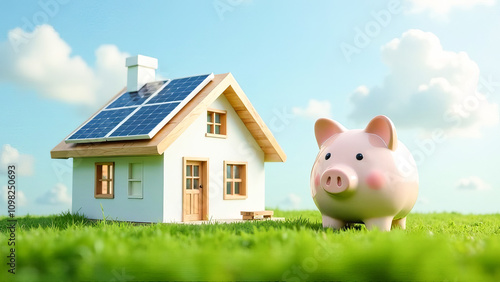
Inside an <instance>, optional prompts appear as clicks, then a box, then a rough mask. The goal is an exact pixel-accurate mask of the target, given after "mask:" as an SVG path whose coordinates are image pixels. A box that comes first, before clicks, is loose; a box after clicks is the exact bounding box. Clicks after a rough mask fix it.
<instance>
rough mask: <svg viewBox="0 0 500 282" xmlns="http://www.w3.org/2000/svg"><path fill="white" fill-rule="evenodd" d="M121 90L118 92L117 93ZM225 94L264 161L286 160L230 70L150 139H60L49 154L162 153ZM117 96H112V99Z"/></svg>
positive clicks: (74, 156) (203, 90)
mask: <svg viewBox="0 0 500 282" xmlns="http://www.w3.org/2000/svg"><path fill="white" fill-rule="evenodd" d="M120 93H121V92H120ZM220 95H224V96H225V97H226V99H227V100H228V101H229V103H230V104H231V106H232V107H233V108H234V110H235V111H236V113H237V114H238V116H239V117H240V119H241V120H242V121H243V123H244V124H245V126H246V127H247V129H248V131H249V132H250V134H252V136H253V138H254V139H255V141H256V142H257V144H259V146H260V148H261V149H262V151H263V152H264V160H265V161H266V162H284V161H286V155H285V152H284V151H283V150H282V149H281V147H280V146H279V144H278V142H277V141H276V139H275V138H274V136H273V134H272V133H271V131H270V130H269V128H268V127H267V126H266V124H265V123H264V121H263V120H262V118H261V117H260V116H259V114H258V113H257V111H256V110H255V108H254V107H253V106H252V104H251V103H250V101H249V100H248V98H247V96H246V95H245V93H244V92H243V90H242V89H241V88H240V86H239V85H238V83H237V82H236V80H235V79H234V77H233V75H232V74H231V73H226V74H218V75H215V77H214V79H213V80H212V81H211V82H210V83H209V84H208V85H207V86H205V87H204V88H203V89H202V90H201V91H200V92H199V93H198V94H197V95H196V96H195V97H194V98H193V99H191V101H189V103H187V104H186V106H184V108H182V110H180V111H179V112H178V113H177V114H176V115H175V116H174V117H173V118H172V119H171V120H170V121H169V122H168V123H167V124H166V125H165V126H164V127H163V128H162V129H161V130H160V131H159V132H158V133H157V134H156V135H155V136H154V137H153V138H152V139H146V140H133V141H112V142H98V143H69V144H68V143H66V142H64V140H63V141H61V143H59V144H58V145H57V146H56V147H55V148H54V149H52V151H50V155H51V157H52V158H53V159H67V158H76V157H99V156H147V155H161V154H163V152H165V150H166V149H167V148H168V147H169V146H170V145H171V144H172V143H173V142H174V141H175V140H176V139H177V138H178V137H179V136H180V135H181V134H182V133H183V132H184V131H185V130H186V129H187V128H188V127H189V126H190V125H191V124H192V123H193V122H194V121H195V120H196V119H197V118H198V117H199V116H200V115H201V114H205V113H206V110H207V108H208V107H209V106H210V105H211V104H212V103H213V102H214V101H215V100H216V99H217V98H218V97H219V96H220ZM114 98H116V96H115V97H113V99H114Z"/></svg>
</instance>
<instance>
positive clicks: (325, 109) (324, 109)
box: [292, 99, 332, 119]
mask: <svg viewBox="0 0 500 282" xmlns="http://www.w3.org/2000/svg"><path fill="white" fill-rule="evenodd" d="M292 113H293V114H294V115H297V116H300V117H305V118H312V119H318V118H330V117H331V116H332V114H331V105H330V102H328V101H318V100H315V99H311V100H309V102H308V104H307V107H305V108H300V107H293V108H292Z"/></svg>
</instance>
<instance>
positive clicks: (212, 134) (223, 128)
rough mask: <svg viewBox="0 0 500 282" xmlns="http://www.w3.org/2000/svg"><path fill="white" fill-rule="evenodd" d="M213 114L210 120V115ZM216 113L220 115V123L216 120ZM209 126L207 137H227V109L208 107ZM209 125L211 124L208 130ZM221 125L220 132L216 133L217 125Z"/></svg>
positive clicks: (206, 131) (206, 132)
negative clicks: (209, 128)
mask: <svg viewBox="0 0 500 282" xmlns="http://www.w3.org/2000/svg"><path fill="white" fill-rule="evenodd" d="M209 114H210V115H211V118H212V121H208V115H209ZM215 114H219V115H220V123H216V122H215ZM206 124H207V128H206V130H205V136H206V137H215V138H226V137H227V111H224V110H217V109H207V122H206ZM208 126H211V130H210V132H208ZM216 126H220V133H215V127H216Z"/></svg>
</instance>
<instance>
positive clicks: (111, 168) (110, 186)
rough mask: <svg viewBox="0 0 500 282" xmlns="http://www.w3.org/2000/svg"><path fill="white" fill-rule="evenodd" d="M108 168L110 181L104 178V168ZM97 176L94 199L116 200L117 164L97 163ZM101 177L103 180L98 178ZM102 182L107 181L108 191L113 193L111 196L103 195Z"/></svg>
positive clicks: (95, 178) (95, 177) (95, 176)
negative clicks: (104, 166) (105, 166)
mask: <svg viewBox="0 0 500 282" xmlns="http://www.w3.org/2000/svg"><path fill="white" fill-rule="evenodd" d="M103 165H107V166H108V175H109V176H110V177H109V179H103V178H102V166H103ZM94 172H95V175H94V198H96V199H114V198H115V187H114V186H115V185H114V183H115V181H114V180H115V163H114V162H96V163H95V170H94ZM99 175H101V178H99V177H98V176H99ZM102 181H106V182H107V183H108V184H107V189H108V190H109V191H111V193H109V194H102ZM99 190H100V191H101V192H100V193H98V191H99Z"/></svg>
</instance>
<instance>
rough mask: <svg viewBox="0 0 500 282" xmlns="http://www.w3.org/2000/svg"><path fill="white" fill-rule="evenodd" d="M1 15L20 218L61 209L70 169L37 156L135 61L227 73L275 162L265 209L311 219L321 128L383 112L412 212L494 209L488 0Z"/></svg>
mask: <svg viewBox="0 0 500 282" xmlns="http://www.w3.org/2000/svg"><path fill="white" fill-rule="evenodd" d="M436 2H437V3H436ZM1 6H2V7H1V9H0V17H1V18H2V21H1V22H0V95H1V97H2V103H1V104H0V109H1V111H0V129H1V130H2V132H1V133H0V145H1V148H0V149H1V151H0V163H1V164H0V165H1V166H2V167H1V169H0V173H1V175H3V177H2V178H1V179H4V180H5V181H4V182H5V183H6V181H7V180H6V177H5V168H6V164H7V163H10V162H15V163H17V164H18V166H19V170H18V172H19V176H18V189H19V190H18V191H19V194H18V198H19V200H20V202H19V203H18V210H19V212H20V213H21V214H25V213H30V214H50V213H57V212H60V211H63V210H67V209H69V207H70V203H71V161H65V160H51V159H50V153H49V152H50V150H51V149H52V148H53V147H54V146H55V145H56V144H58V142H60V141H61V140H62V139H63V138H64V137H65V136H66V135H68V134H69V133H71V132H72V131H73V130H74V129H75V128H76V127H77V126H78V125H80V124H81V123H82V122H83V121H85V120H86V119H87V118H88V117H89V116H90V115H91V114H92V113H93V112H94V111H96V110H97V109H98V108H99V107H100V106H101V105H102V104H103V103H105V102H106V101H107V100H108V99H109V98H110V97H111V96H113V95H114V94H116V92H117V91H119V90H120V89H121V88H122V87H123V86H124V85H125V83H126V70H125V67H124V58H125V57H127V56H128V55H136V54H143V55H148V56H152V57H156V58H158V61H159V69H158V71H157V74H158V75H159V76H161V77H163V78H176V77H183V76H190V75H195V74H202V73H209V72H214V73H225V72H232V73H233V75H234V76H235V78H236V79H237V80H238V82H239V84H240V85H241V87H242V88H243V89H244V91H245V92H246V94H247V95H248V96H249V99H250V101H251V102H252V104H253V105H254V107H255V108H256V109H257V111H258V112H259V113H260V115H261V117H262V118H263V119H264V121H265V122H266V123H267V124H268V126H269V127H270V129H271V130H272V131H273V133H274V135H275V137H276V139H277V140H278V142H279V143H280V144H281V146H282V147H283V149H284V150H285V152H286V153H287V155H288V160H287V162H286V163H284V164H283V163H268V164H266V188H267V190H266V204H267V206H268V207H271V208H273V207H281V208H287V209H292V208H298V209H314V208H315V206H314V203H313V201H312V199H311V195H310V188H309V174H310V171H311V167H312V165H313V162H314V159H315V157H316V154H317V151H318V149H317V145H316V142H315V138H314V134H313V126H314V122H315V120H316V119H317V118H318V117H330V118H333V119H335V120H337V121H339V122H340V123H342V124H343V125H344V126H346V127H347V128H363V127H364V126H366V124H367V123H368V122H369V120H370V119H371V118H372V117H373V116H375V115H378V114H385V115H387V116H389V117H390V118H391V119H392V120H393V122H394V123H395V125H396V129H397V131H398V136H399V139H400V141H402V142H403V143H405V144H406V146H407V147H408V148H409V149H410V150H411V151H412V152H413V154H414V155H415V158H416V160H417V163H418V169H419V174H420V194H419V200H418V202H417V204H416V206H415V208H414V210H415V211H420V212H431V211H457V212H463V213H471V212H472V213H494V212H497V213H498V212H500V179H499V178H497V176H498V172H499V169H500V160H499V157H500V147H499V145H498V144H500V125H499V121H498V120H499V109H498V103H499V102H500V98H499V97H500V69H499V62H500V52H498V50H500V37H499V35H498V27H499V26H500V7H499V4H498V3H497V1H496V0H460V1H451V0H446V1H430V0H401V1H397V0H394V1H356V2H355V3H354V1H352V2H351V1H314V2H312V1H258V0H254V1H243V0H241V1H238V0H215V1H142V2H139V1H134V2H132V1H120V2H111V1H107V2H104V1H71V0H64V1H63V0H41V1H23V2H22V3H21V2H19V1H18V2H12V1H11V2H8V3H4V4H1ZM4 186H5V185H0V187H1V188H2V197H0V198H2V201H1V203H2V204H1V206H3V207H5V201H4V200H3V199H4V198H5V195H6V192H5V189H6V188H5V187H4ZM1 206H0V207H1ZM2 210H3V211H2V213H6V208H2Z"/></svg>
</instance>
